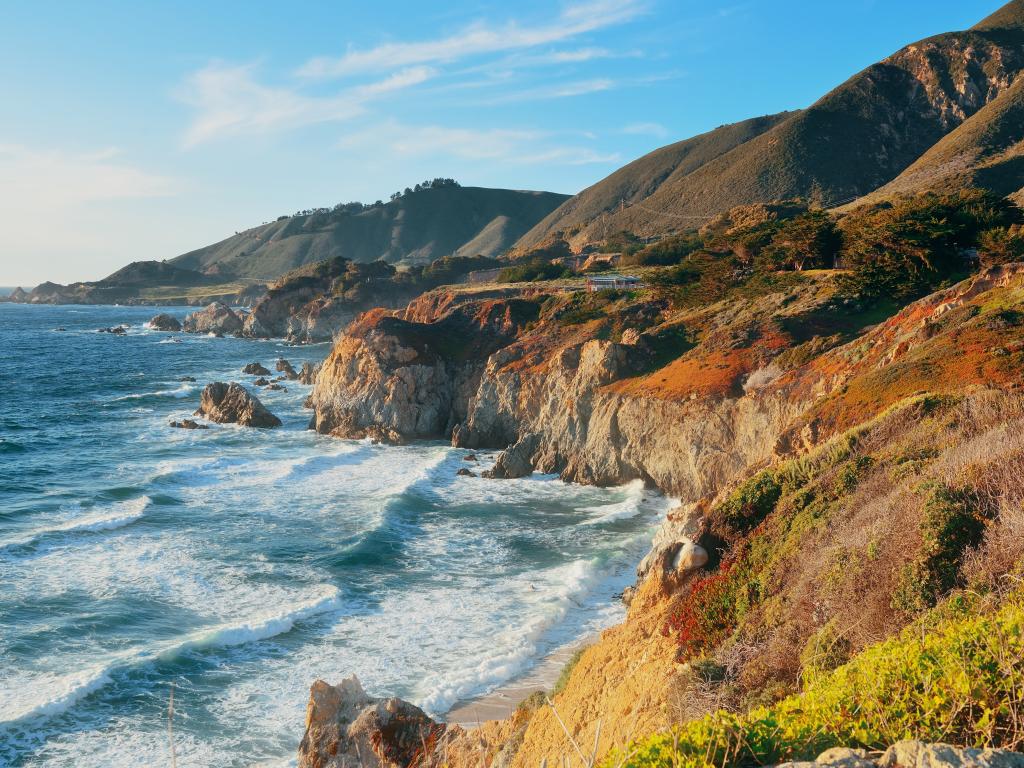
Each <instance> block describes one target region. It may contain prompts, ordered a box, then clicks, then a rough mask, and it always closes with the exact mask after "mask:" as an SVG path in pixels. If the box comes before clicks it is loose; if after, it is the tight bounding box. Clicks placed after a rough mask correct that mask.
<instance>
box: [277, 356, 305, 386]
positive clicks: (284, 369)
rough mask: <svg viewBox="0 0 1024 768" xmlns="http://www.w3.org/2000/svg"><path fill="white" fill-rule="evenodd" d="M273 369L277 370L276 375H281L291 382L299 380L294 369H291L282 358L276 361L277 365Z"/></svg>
mask: <svg viewBox="0 0 1024 768" xmlns="http://www.w3.org/2000/svg"><path fill="white" fill-rule="evenodd" d="M274 367H275V368H276V369H277V372H278V373H283V374H284V375H285V376H286V377H287V378H288V379H289V380H291V381H294V380H295V379H297V378H299V374H298V373H296V371H295V369H294V368H292V364H291V363H289V362H288V361H287V360H285V359H284V358H283V357H282V358H280V359H278V361H277V365H276V366H274Z"/></svg>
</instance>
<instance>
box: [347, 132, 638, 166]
mask: <svg viewBox="0 0 1024 768" xmlns="http://www.w3.org/2000/svg"><path fill="white" fill-rule="evenodd" d="M555 138H556V137H554V136H552V135H551V134H548V133H545V132H542V131H528V130H512V129H485V130H474V129H469V128H449V127H446V126H440V125H420V126H412V125H404V124H401V123H398V122H396V121H387V122H385V123H382V124H380V125H375V126H373V127H371V128H368V129H366V130H363V131H359V132H356V133H352V134H349V135H348V136H346V137H344V138H343V139H341V141H339V143H338V146H339V147H340V148H342V149H361V148H365V147H374V148H376V149H386V150H388V151H389V152H390V153H392V154H394V155H399V156H406V157H411V156H430V155H444V156H449V157H457V158H462V159H466V160H490V161H498V162H504V163H510V164H537V163H554V164H562V165H584V164H589V163H612V162H617V161H618V160H619V156H618V155H617V154H602V153H600V152H597V151H595V150H593V149H591V148H589V147H579V146H572V145H560V144H557V143H555Z"/></svg>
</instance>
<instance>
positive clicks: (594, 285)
mask: <svg viewBox="0 0 1024 768" xmlns="http://www.w3.org/2000/svg"><path fill="white" fill-rule="evenodd" d="M642 286H643V283H641V282H640V278H639V277H635V276H633V275H590V276H588V277H587V291H589V292H590V293H594V292H596V291H624V290H631V289H634V288H640V287H642Z"/></svg>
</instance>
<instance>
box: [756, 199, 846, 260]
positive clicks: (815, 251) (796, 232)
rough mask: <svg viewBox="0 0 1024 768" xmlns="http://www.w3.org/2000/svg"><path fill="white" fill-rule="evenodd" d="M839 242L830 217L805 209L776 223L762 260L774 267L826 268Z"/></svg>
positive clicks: (837, 249)
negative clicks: (775, 230) (777, 226)
mask: <svg viewBox="0 0 1024 768" xmlns="http://www.w3.org/2000/svg"><path fill="white" fill-rule="evenodd" d="M841 244H842V238H841V236H840V235H839V230H838V229H836V225H835V222H834V221H833V220H832V217H831V216H830V215H829V214H827V213H826V212H825V211H808V212H807V213H804V214H801V215H800V216H797V217H795V218H792V219H789V220H787V221H784V222H782V223H781V224H780V225H779V229H778V231H777V232H775V234H774V235H773V236H772V239H771V243H770V244H769V245H768V246H767V247H765V248H764V251H763V259H764V261H765V262H766V263H767V264H768V265H769V266H771V267H772V268H774V269H793V270H796V271H798V272H800V271H802V270H804V269H819V268H829V267H832V266H833V264H834V263H835V259H836V255H837V254H838V253H839V247H840V245H841Z"/></svg>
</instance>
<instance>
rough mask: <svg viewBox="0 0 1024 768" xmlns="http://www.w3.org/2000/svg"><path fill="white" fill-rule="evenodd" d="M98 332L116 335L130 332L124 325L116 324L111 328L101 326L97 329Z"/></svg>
mask: <svg viewBox="0 0 1024 768" xmlns="http://www.w3.org/2000/svg"><path fill="white" fill-rule="evenodd" d="M97 332H98V333H112V334H114V335H115V336H124V335H125V334H126V333H128V329H127V328H125V327H124V326H123V325H115V326H112V327H110V328H99V329H97Z"/></svg>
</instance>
